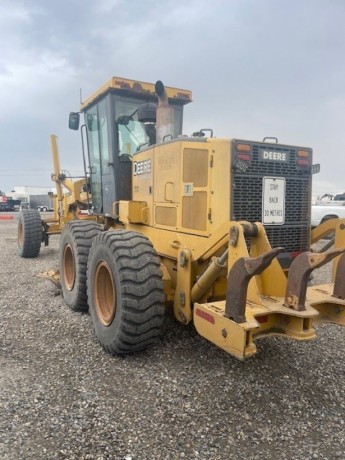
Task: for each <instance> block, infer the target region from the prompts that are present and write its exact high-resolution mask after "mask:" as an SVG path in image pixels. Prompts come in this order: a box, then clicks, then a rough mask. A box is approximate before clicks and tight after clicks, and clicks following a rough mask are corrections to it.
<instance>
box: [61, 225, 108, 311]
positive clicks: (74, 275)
mask: <svg viewBox="0 0 345 460" xmlns="http://www.w3.org/2000/svg"><path fill="white" fill-rule="evenodd" d="M100 231H101V226H100V225H99V224H98V223H97V222H93V221H73V222H68V223H67V224H66V225H65V226H64V228H63V231H62V234H61V240H60V254H59V260H60V284H61V291H62V294H63V298H64V300H65V302H66V303H67V305H68V306H69V308H71V310H73V311H87V310H88V304H87V295H86V269H87V259H88V255H89V251H90V248H91V244H92V240H93V239H94V238H95V236H96V235H98V234H99V233H100Z"/></svg>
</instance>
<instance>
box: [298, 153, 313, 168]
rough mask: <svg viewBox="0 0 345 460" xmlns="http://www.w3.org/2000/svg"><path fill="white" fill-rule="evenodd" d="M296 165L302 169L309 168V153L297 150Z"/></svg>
mask: <svg viewBox="0 0 345 460" xmlns="http://www.w3.org/2000/svg"><path fill="white" fill-rule="evenodd" d="M296 163H297V165H298V166H301V167H302V168H303V167H308V166H310V152H308V150H298V152H297V159H296Z"/></svg>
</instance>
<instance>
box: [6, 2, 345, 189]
mask: <svg viewBox="0 0 345 460" xmlns="http://www.w3.org/2000/svg"><path fill="white" fill-rule="evenodd" d="M344 23H345V1H344V0H212V1H210V0H189V1H186V0H160V1H154V0H102V1H95V0H93V1H88V0H83V1H80V0H59V1H56V0H23V1H18V0H0V40H1V43H2V46H1V53H0V107H1V111H0V158H1V162H0V189H1V190H4V191H9V190H11V189H12V188H13V187H14V186H20V185H42V186H51V184H52V183H51V181H50V172H51V169H52V167H51V154H50V141H49V135H50V134H51V133H55V134H57V135H58V137H59V147H60V157H61V164H62V167H63V169H67V170H69V171H70V172H71V173H72V174H76V173H78V172H81V171H82V159H81V147H80V136H79V134H78V133H77V132H74V131H70V130H69V129H68V126H67V123H68V114H69V112H70V111H76V110H78V109H79V90H80V88H82V92H83V97H84V99H85V98H86V97H87V96H88V95H90V94H91V93H92V92H93V91H95V90H96V89H97V88H98V87H99V86H100V85H101V84H103V83H104V82H106V81H107V80H108V79H110V77H111V76H113V75H116V76H122V77H127V78H132V79H136V80H143V81H149V82H155V81H156V80H158V79H161V80H162V81H163V82H164V83H165V84H166V85H167V86H176V87H180V88H186V89H190V90H192V91H193V101H194V102H193V103H192V104H189V105H188V106H187V107H186V109H185V116H184V122H185V123H184V133H185V134H191V133H192V132H193V131H195V130H197V129H200V128H212V129H213V130H214V134H215V135H216V136H217V137H228V138H230V137H239V138H247V139H254V140H261V139H262V138H263V137H265V136H276V137H278V138H279V141H280V142H282V143H286V144H295V145H296V144H297V145H301V146H310V147H312V148H313V150H314V163H320V164H321V173H320V174H318V175H317V176H314V188H313V193H314V195H315V194H321V193H323V192H329V193H332V192H333V193H334V192H343V191H345V183H344V182H345V181H344V175H345V138H344V124H345V26H344Z"/></svg>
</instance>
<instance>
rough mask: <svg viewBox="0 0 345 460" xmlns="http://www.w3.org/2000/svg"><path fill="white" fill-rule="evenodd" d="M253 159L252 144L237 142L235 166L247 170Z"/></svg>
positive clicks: (243, 170)
mask: <svg viewBox="0 0 345 460" xmlns="http://www.w3.org/2000/svg"><path fill="white" fill-rule="evenodd" d="M251 161H252V148H251V145H250V144H236V156H235V167H236V169H239V170H240V171H242V172H246V171H247V169H248V168H249V166H250V162H251Z"/></svg>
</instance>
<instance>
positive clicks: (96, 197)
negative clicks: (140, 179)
mask: <svg viewBox="0 0 345 460" xmlns="http://www.w3.org/2000/svg"><path fill="white" fill-rule="evenodd" d="M165 91H166V95H167V98H168V103H169V109H170V110H172V117H173V122H172V123H171V127H172V128H171V130H170V131H172V132H169V138H170V139H173V138H177V137H178V136H179V135H181V134H182V122H183V106H184V105H185V104H187V103H188V102H191V100H192V95H191V92H190V91H187V90H181V89H177V88H168V87H166V88H165ZM156 108H157V94H156V88H155V85H154V84H151V83H143V82H136V81H133V80H127V79H124V78H118V77H113V78H112V79H111V80H110V81H108V82H107V83H106V84H105V85H103V86H102V87H101V88H100V89H99V90H98V91H96V93H94V94H93V95H92V96H90V97H89V98H88V99H87V100H86V101H85V102H83V103H82V106H81V112H82V113H84V120H85V124H84V125H83V126H82V136H83V135H85V137H86V141H87V142H86V144H87V150H88V169H89V171H88V172H87V173H86V175H87V176H88V178H89V182H90V188H91V194H92V207H93V212H94V214H105V215H109V216H115V215H116V209H115V208H116V203H117V202H118V201H120V200H130V199H131V195H132V185H131V178H132V157H133V156H134V155H135V154H136V153H137V152H139V151H141V150H143V149H146V148H149V147H151V146H152V145H153V144H155V143H156V140H157V137H156ZM69 127H70V128H71V129H75V130H77V129H79V113H74V112H73V113H71V114H70V120H69Z"/></svg>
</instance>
